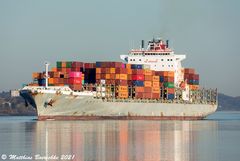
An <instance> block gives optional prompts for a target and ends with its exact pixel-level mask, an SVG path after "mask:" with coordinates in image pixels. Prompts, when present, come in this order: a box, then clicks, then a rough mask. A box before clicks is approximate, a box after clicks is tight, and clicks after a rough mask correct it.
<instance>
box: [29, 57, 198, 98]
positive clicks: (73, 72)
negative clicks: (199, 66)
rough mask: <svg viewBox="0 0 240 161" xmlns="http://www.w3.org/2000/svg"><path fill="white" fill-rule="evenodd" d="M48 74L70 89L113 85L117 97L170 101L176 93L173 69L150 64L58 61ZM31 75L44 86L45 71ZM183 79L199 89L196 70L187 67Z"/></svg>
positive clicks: (52, 81) (51, 83)
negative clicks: (159, 69)
mask: <svg viewBox="0 0 240 161" xmlns="http://www.w3.org/2000/svg"><path fill="white" fill-rule="evenodd" d="M48 75H49V79H48V83H49V84H48V85H49V86H64V85H68V86H69V87H70V88H71V89H73V90H75V91H80V90H82V88H83V85H84V84H87V85H88V86H87V88H86V89H88V90H93V85H94V84H97V85H99V84H105V85H106V86H111V87H114V88H109V89H107V90H109V91H110V92H112V93H113V94H111V96H114V97H116V98H135V99H160V98H162V99H170V100H171V99H174V94H175V87H174V72H173V71H153V70H150V66H149V65H140V64H124V63H121V62H96V63H84V62H76V61H73V62H63V61H61V62H60V61H59V62H57V63H56V67H54V68H52V70H51V71H49V73H48ZM32 77H33V79H34V82H35V83H34V84H35V85H36V84H37V85H39V86H44V85H45V78H44V77H45V74H44V72H43V73H33V75H32ZM184 80H187V83H188V84H189V85H190V89H191V90H196V89H198V88H199V75H198V74H196V73H195V71H194V69H191V68H185V69H184ZM90 87H91V88H90Z"/></svg>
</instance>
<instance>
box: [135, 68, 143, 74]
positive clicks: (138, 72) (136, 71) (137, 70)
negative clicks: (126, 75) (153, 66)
mask: <svg viewBox="0 0 240 161" xmlns="http://www.w3.org/2000/svg"><path fill="white" fill-rule="evenodd" d="M132 74H136V75H144V70H143V69H132Z"/></svg>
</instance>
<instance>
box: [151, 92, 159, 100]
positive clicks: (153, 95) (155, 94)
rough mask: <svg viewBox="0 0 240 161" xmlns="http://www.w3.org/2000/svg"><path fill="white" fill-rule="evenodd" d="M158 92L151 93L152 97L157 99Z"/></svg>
mask: <svg viewBox="0 0 240 161" xmlns="http://www.w3.org/2000/svg"><path fill="white" fill-rule="evenodd" d="M159 98H160V93H152V99H159Z"/></svg>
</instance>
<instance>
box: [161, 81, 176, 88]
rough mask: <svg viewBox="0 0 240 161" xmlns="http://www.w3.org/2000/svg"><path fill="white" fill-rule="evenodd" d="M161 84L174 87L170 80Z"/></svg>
mask: <svg viewBox="0 0 240 161" xmlns="http://www.w3.org/2000/svg"><path fill="white" fill-rule="evenodd" d="M163 85H164V87H167V88H174V83H172V82H165V83H164V84H163Z"/></svg>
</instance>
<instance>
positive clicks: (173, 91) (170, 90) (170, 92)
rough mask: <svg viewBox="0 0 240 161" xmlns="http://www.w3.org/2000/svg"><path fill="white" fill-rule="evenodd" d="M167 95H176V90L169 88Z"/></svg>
mask: <svg viewBox="0 0 240 161" xmlns="http://www.w3.org/2000/svg"><path fill="white" fill-rule="evenodd" d="M167 93H168V94H174V93H175V90H174V88H167Z"/></svg>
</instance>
